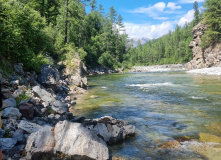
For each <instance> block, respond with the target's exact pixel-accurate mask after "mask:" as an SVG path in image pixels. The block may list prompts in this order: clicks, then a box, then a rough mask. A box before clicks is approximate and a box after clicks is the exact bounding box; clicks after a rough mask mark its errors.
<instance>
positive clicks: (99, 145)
mask: <svg viewBox="0 0 221 160" xmlns="http://www.w3.org/2000/svg"><path fill="white" fill-rule="evenodd" d="M25 150H26V152H27V155H28V158H29V159H34V160H35V159H36V160H37V159H42V157H46V158H47V157H48V158H52V157H53V158H58V156H60V155H57V153H61V154H63V155H65V157H66V158H71V159H82V160H83V159H84V160H86V159H88V160H89V159H90V160H95V159H96V160H106V159H109V153H108V148H107V145H106V144H105V142H104V141H103V140H102V139H100V138H98V137H97V135H95V134H93V133H92V132H90V131H89V130H87V129H86V128H84V127H82V125H81V124H80V123H71V122H68V121H63V122H59V123H57V124H56V126H55V128H52V127H43V128H42V129H41V130H39V131H38V132H35V133H32V134H31V135H30V136H29V137H28V140H27V144H26V147H25Z"/></svg>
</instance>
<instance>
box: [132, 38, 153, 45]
mask: <svg viewBox="0 0 221 160" xmlns="http://www.w3.org/2000/svg"><path fill="white" fill-rule="evenodd" d="M131 40H133V47H136V46H137V45H138V41H139V40H140V43H141V44H142V45H143V44H145V43H147V42H148V41H150V39H149V38H145V37H143V38H131Z"/></svg>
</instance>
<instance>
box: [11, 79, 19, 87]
mask: <svg viewBox="0 0 221 160" xmlns="http://www.w3.org/2000/svg"><path fill="white" fill-rule="evenodd" d="M10 85H11V86H18V85H19V80H13V81H11V82H10Z"/></svg>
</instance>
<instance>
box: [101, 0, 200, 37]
mask: <svg viewBox="0 0 221 160" xmlns="http://www.w3.org/2000/svg"><path fill="white" fill-rule="evenodd" d="M194 1H198V6H199V9H201V8H202V5H203V3H204V0H164V1H163V0H97V3H98V4H102V5H103V7H104V9H105V12H109V8H110V7H111V6H114V8H115V10H116V11H117V13H118V14H121V15H122V17H123V18H124V20H123V22H124V25H125V28H126V32H127V34H128V36H129V37H130V38H148V39H155V38H158V37H161V36H163V35H165V34H167V33H168V32H169V31H170V30H171V31H172V30H174V28H175V26H176V25H177V24H178V25H179V26H183V25H184V24H185V22H191V21H192V20H193V15H194V11H193V3H194Z"/></svg>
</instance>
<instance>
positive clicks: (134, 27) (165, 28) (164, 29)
mask: <svg viewBox="0 0 221 160" xmlns="http://www.w3.org/2000/svg"><path fill="white" fill-rule="evenodd" d="M124 24H125V28H126V32H127V34H128V36H129V37H130V38H143V37H145V38H149V39H154V38H158V37H161V36H163V35H165V34H167V33H168V32H169V30H173V28H174V22H171V21H166V22H163V23H161V24H157V25H150V24H134V23H124Z"/></svg>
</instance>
